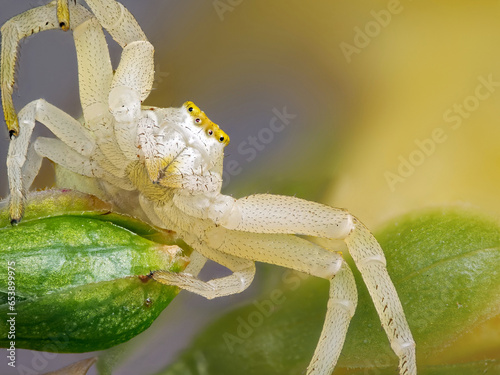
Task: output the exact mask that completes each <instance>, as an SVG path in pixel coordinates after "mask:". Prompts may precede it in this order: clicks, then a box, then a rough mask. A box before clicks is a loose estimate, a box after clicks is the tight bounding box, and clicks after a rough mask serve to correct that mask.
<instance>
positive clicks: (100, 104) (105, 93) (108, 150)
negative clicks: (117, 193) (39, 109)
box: [73, 17, 127, 178]
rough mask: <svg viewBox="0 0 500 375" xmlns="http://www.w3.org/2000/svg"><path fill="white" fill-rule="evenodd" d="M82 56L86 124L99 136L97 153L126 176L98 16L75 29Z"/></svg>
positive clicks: (115, 171)
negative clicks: (116, 134)
mask: <svg viewBox="0 0 500 375" xmlns="http://www.w3.org/2000/svg"><path fill="white" fill-rule="evenodd" d="M73 36H74V39H75V47H76V53H77V57H78V80H79V87H80V90H79V91H80V101H81V104H82V109H83V117H84V118H85V127H86V128H87V129H89V130H91V131H92V132H93V133H94V135H95V138H96V142H97V144H98V146H99V151H97V152H96V154H95V157H96V159H97V160H98V161H99V163H100V164H101V166H102V167H103V168H104V169H106V170H107V171H108V172H109V173H112V174H114V175H115V176H117V177H121V178H123V177H125V175H126V171H125V169H126V168H125V167H126V165H127V163H125V162H124V160H125V159H126V157H125V155H124V154H123V152H122V151H121V149H120V147H119V146H118V143H117V142H116V139H115V134H114V118H113V116H112V115H111V114H110V113H109V104H108V99H109V90H110V88H111V82H112V79H113V69H112V66H111V61H110V57H109V52H108V45H107V43H106V39H105V38H104V33H103V31H102V28H101V25H100V24H99V22H98V21H97V19H96V18H94V17H93V18H91V19H89V20H88V21H86V22H84V23H82V24H81V25H79V26H78V27H77V28H75V30H74V32H73Z"/></svg>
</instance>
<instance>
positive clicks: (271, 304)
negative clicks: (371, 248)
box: [161, 210, 500, 375]
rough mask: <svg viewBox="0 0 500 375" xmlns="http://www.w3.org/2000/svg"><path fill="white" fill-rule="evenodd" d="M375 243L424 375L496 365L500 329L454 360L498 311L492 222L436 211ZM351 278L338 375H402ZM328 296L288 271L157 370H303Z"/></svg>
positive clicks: (498, 238)
mask: <svg viewBox="0 0 500 375" xmlns="http://www.w3.org/2000/svg"><path fill="white" fill-rule="evenodd" d="M376 237H377V239H378V240H379V241H380V243H381V245H382V247H383V249H384V251H385V254H386V257H387V263H388V270H389V273H390V274H391V277H392V279H393V281H394V284H395V286H396V288H397V290H398V294H399V297H400V299H401V301H402V304H403V307H404V310H405V312H406V316H407V319H408V322H409V324H410V327H411V329H412V333H413V335H414V338H415V340H416V342H417V357H418V361H419V366H420V368H421V370H423V371H421V372H420V373H423V374H433V375H434V374H441V375H444V374H450V373H453V369H454V367H453V366H451V365H449V364H452V363H458V362H467V361H471V362H472V361H474V360H476V361H477V358H476V357H479V358H480V359H483V358H490V359H499V356H500V350H498V348H500V339H499V335H498V332H499V331H500V327H499V326H497V325H492V327H496V331H495V329H493V330H490V336H491V337H490V338H489V339H485V337H486V336H483V338H484V339H483V340H481V341H477V342H474V345H477V348H475V349H473V350H469V351H468V352H467V351H466V352H465V353H464V352H460V351H458V353H461V354H460V357H458V358H457V357H456V355H455V356H454V354H453V353H454V348H455V347H457V346H460V342H461V340H463V339H464V338H470V337H471V336H473V334H474V333H475V332H477V330H478V329H479V328H480V327H481V326H484V324H488V322H492V321H495V319H494V318H495V317H496V316H498V315H499V312H500V311H499V306H500V272H499V270H498V265H499V264H500V228H499V226H498V224H497V223H496V222H494V221H492V220H490V219H487V218H484V217H482V216H478V215H476V214H472V213H470V212H468V211H461V210H442V211H441V210H435V211H432V212H425V213H416V214H412V215H408V216H405V217H402V218H399V219H397V220H394V221H393V222H391V223H389V224H388V225H387V226H386V227H385V228H384V229H383V230H381V231H379V232H378V233H377V234H376ZM348 261H350V259H348ZM351 265H352V264H351ZM352 267H353V268H354V266H352ZM276 270H278V269H276ZM277 272H280V271H277ZM281 272H282V271H281ZM355 274H356V279H357V280H356V281H357V285H358V292H359V303H358V309H357V311H356V314H355V316H354V318H353V320H352V323H351V326H350V328H349V332H348V334H347V339H346V343H345V345H344V348H343V351H342V355H341V357H340V359H339V363H338V366H337V370H336V371H337V372H336V373H338V374H342V373H346V371H347V370H346V369H347V368H352V367H357V368H364V369H365V370H363V371H366V370H367V369H370V371H376V372H375V373H379V372H380V371H381V370H382V369H387V371H388V372H387V373H396V367H397V358H396V357H395V355H394V354H393V352H392V350H391V349H390V346H389V343H388V340H387V338H386V336H385V334H384V332H383V330H382V329H381V327H380V321H379V320H378V317H377V315H376V312H375V309H374V307H373V303H372V302H371V300H370V298H369V296H368V292H367V290H366V287H365V286H364V284H363V283H362V281H361V278H360V275H359V273H358V272H357V271H356V272H355ZM327 295H328V282H327V281H325V280H319V279H316V278H312V277H308V278H305V277H303V276H301V275H300V274H298V273H293V272H289V271H286V272H285V273H283V276H282V283H281V284H280V285H278V286H277V287H276V288H275V289H274V290H272V291H270V292H269V293H266V294H265V295H262V296H260V298H258V299H257V300H256V301H252V302H251V303H249V304H247V305H245V306H243V307H240V308H238V309H236V310H234V311H232V312H230V313H228V314H227V315H225V316H223V317H222V318H220V319H218V320H217V321H215V322H214V323H213V324H211V325H210V326H209V327H208V328H207V329H206V330H205V331H204V332H203V333H201V334H200V335H199V336H198V337H197V338H196V339H195V340H194V342H193V344H192V346H191V347H190V348H189V349H188V350H187V351H186V352H185V353H184V354H182V355H181V356H180V357H179V359H178V360H177V361H176V362H175V363H174V364H173V365H171V366H170V367H168V368H167V369H166V370H164V371H162V372H161V374H163V375H167V374H168V375H173V374H198V373H201V372H200V368H203V371H204V372H202V373H203V374H217V375H224V374H234V373H237V372H240V373H244V374H245V375H253V374H255V375H257V374H259V375H265V374H291V375H293V374H302V373H304V371H305V369H306V367H307V365H308V363H309V360H310V359H311V357H312V354H313V351H314V348H315V346H316V343H317V341H318V337H319V333H320V330H321V327H322V324H323V319H324V314H325V311H326V302H327ZM490 328H491V327H490ZM439 364H442V366H438V365H439ZM490 365H491V363H490ZM493 365H494V366H496V367H495V368H498V363H497V362H493ZM429 366H431V367H429ZM450 366H451V367H450ZM464 366H465V365H464ZM467 366H469V367H467V368H468V369H470V371H469V370H467V372H466V371H465V370H464V372H460V371H458V370H457V369H456V368H455V372H454V373H460V374H462V373H463V374H469V373H470V374H475V373H477V372H475V371H476V370H477V368H478V366H479V368H481V366H482V365H481V364H476V365H474V364H470V365H467ZM465 368H466V367H464V369H465ZM482 369H483V370H484V366H483V367H482ZM384 371H385V370H384ZM450 371H451V372H450ZM456 371H458V372H456ZM358 372H359V371H358ZM380 373H382V372H380ZM384 373H385V372H384Z"/></svg>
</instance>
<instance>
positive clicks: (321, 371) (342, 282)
mask: <svg viewBox="0 0 500 375" xmlns="http://www.w3.org/2000/svg"><path fill="white" fill-rule="evenodd" d="M357 302H358V293H357V291H356V281H355V280H354V276H353V274H352V271H351V269H350V268H349V266H348V265H347V264H346V263H345V262H343V263H342V267H341V268H340V270H339V272H337V274H336V275H335V277H334V278H333V279H332V280H331V281H330V298H329V299H328V305H327V310H326V317H325V323H324V324H323V330H322V331H321V335H320V339H319V342H318V345H317V346H316V350H315V351H314V356H313V358H312V360H311V363H309V366H307V375H330V374H331V373H332V371H333V369H334V368H335V365H336V364H337V361H338V358H339V356H340V352H341V351H342V347H343V345H344V341H345V337H346V334H347V329H348V328H349V323H350V321H351V318H352V317H353V315H354V311H355V310H356V305H357Z"/></svg>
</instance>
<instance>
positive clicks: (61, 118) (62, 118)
mask: <svg viewBox="0 0 500 375" xmlns="http://www.w3.org/2000/svg"><path fill="white" fill-rule="evenodd" d="M37 120H38V121H40V122H42V123H44V124H45V125H46V126H47V128H49V130H51V131H52V132H53V133H54V134H55V135H56V136H58V137H59V138H60V139H61V140H62V141H64V142H66V143H67V144H68V145H69V146H70V147H71V148H73V149H74V150H77V151H78V152H79V153H80V154H81V155H86V156H88V155H90V154H91V153H92V150H93V149H94V140H93V137H92V135H91V134H90V133H89V132H88V131H87V130H86V129H85V128H83V127H82V126H81V124H80V123H79V122H78V121H77V120H75V119H73V118H72V117H71V116H69V115H68V114H67V113H65V112H63V111H61V110H60V109H58V108H57V107H54V106H53V105H51V104H49V103H47V102H46V101H45V100H43V99H39V100H35V101H33V102H31V103H29V104H27V105H26V106H25V107H24V108H23V109H22V110H21V111H20V112H19V121H20V123H21V124H22V131H21V132H20V133H19V136H18V137H17V138H14V139H12V140H11V142H10V145H9V152H8V155H7V172H8V179H9V186H10V193H11V198H10V215H11V220H12V221H13V222H17V221H19V220H20V219H21V217H22V214H23V202H24V191H25V190H26V189H29V187H30V185H31V183H32V182H33V179H34V177H35V176H36V174H37V172H38V170H39V168H40V163H41V161H40V160H39V158H38V157H35V158H33V160H31V161H29V162H26V156H27V154H28V147H29V144H30V139H31V135H32V132H33V129H34V127H35V121H37ZM74 152H76V151H74ZM30 154H31V155H30V156H32V154H33V152H32V151H30ZM26 163H27V164H26ZM23 171H24V173H28V179H27V180H26V181H25V182H23V179H22V177H23ZM23 183H24V186H23ZM28 184H29V185H28Z"/></svg>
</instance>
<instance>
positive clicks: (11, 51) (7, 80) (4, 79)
mask: <svg viewBox="0 0 500 375" xmlns="http://www.w3.org/2000/svg"><path fill="white" fill-rule="evenodd" d="M70 9H71V14H72V27H76V26H78V25H79V24H81V23H82V22H84V21H85V20H86V19H88V18H90V17H91V14H90V12H89V11H88V10H86V9H85V8H84V7H82V6H80V5H78V4H77V5H74V6H73V5H71V6H70ZM58 28H59V21H58V19H57V14H56V2H55V1H54V2H51V3H49V4H47V5H44V6H41V7H37V8H33V9H30V10H28V11H26V12H24V13H21V14H19V15H17V16H15V17H12V18H11V19H10V20H8V21H7V22H6V23H5V24H4V25H3V26H2V29H1V32H2V51H1V60H0V66H1V72H0V81H1V87H2V107H3V112H4V116H5V122H6V124H7V128H8V131H9V135H10V137H11V138H14V137H16V136H17V135H18V134H19V123H18V119H17V113H16V110H15V107H14V102H13V100H12V92H13V87H14V81H15V67H16V61H17V50H18V45H19V41H20V40H21V39H23V38H25V37H27V36H30V35H32V34H35V33H38V32H41V31H45V30H51V29H58Z"/></svg>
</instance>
